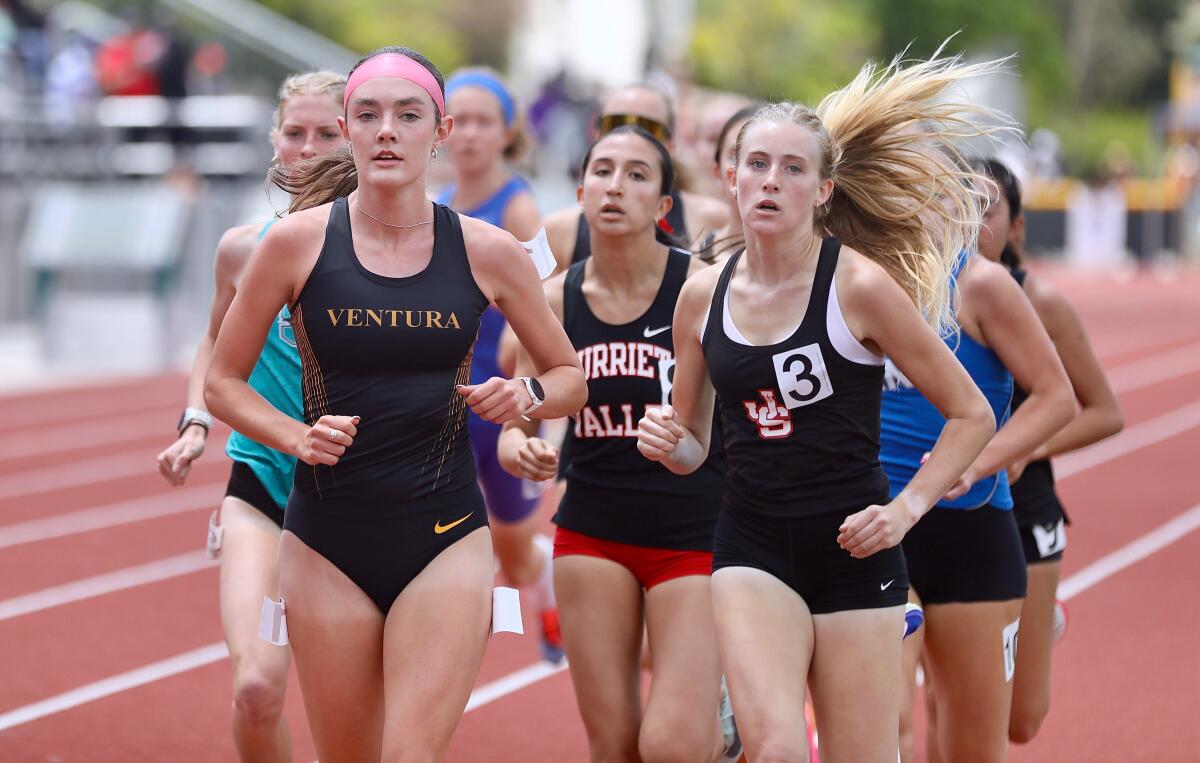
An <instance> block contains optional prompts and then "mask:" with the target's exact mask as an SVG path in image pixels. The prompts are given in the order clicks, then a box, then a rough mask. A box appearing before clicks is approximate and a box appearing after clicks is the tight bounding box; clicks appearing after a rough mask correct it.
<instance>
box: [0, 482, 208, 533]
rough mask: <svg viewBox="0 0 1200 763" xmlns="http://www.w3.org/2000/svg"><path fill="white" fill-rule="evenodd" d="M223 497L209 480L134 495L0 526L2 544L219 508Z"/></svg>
mask: <svg viewBox="0 0 1200 763" xmlns="http://www.w3.org/2000/svg"><path fill="white" fill-rule="evenodd" d="M220 500H221V490H220V485H219V484H217V483H209V484H206V485H196V486H194V487H182V488H179V489H177V490H172V491H171V492H169V493H161V494H159V495H151V496H146V497H145V498H135V499H132V500H129V501H119V502H117V503H110V504H105V505H103V506H96V507H94V508H91V509H81V510H79V511H72V512H69V513H66V514H59V515H57V516H53V517H46V518H44V519H31V520H29V521H27V522H15V523H13V524H11V525H3V526H0V548H7V547H9V546H19V545H21V544H23V543H36V542H37V541H42V540H49V539H51V538H62V537H65V536H67V535H76V534H78V533H84V532H90V531H92V530H102V529H104V528H107V527H116V526H118V525H124V524H130V523H132V522H142V521H145V520H147V519H157V518H159V517H166V516H170V515H172V514H183V513H186V512H189V511H197V510H199V509H209V508H216V507H217V504H218V503H219V502H220Z"/></svg>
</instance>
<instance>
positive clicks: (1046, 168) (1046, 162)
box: [1029, 127, 1063, 180]
mask: <svg viewBox="0 0 1200 763" xmlns="http://www.w3.org/2000/svg"><path fill="white" fill-rule="evenodd" d="M1029 150H1030V154H1031V156H1030V158H1031V159H1032V161H1033V167H1032V170H1033V176H1034V177H1038V178H1045V179H1048V180H1049V179H1053V178H1058V177H1062V172H1063V163H1062V142H1061V141H1060V140H1059V139H1058V136H1057V135H1055V134H1054V132H1053V131H1051V130H1048V129H1046V128H1045V127H1039V128H1038V129H1036V130H1034V131H1033V135H1031V136H1029Z"/></svg>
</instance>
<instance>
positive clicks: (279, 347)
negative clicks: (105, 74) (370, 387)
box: [158, 72, 346, 761]
mask: <svg viewBox="0 0 1200 763" xmlns="http://www.w3.org/2000/svg"><path fill="white" fill-rule="evenodd" d="M345 85H346V78H345V77H343V76H342V75H340V74H334V73H333V72H309V73H307V74H293V75H292V76H290V77H288V78H287V79H286V80H284V82H283V85H282V86H281V87H280V88H279V105H278V107H277V108H276V111H275V125H274V128H273V129H272V131H271V142H272V143H273V144H274V147H275V158H276V160H277V161H278V162H279V165H280V166H281V167H289V166H291V165H292V164H294V163H295V162H297V161H299V160H304V159H311V158H313V157H315V156H318V155H321V154H326V153H329V152H330V151H333V150H335V149H337V148H340V147H342V146H344V145H345V139H344V138H343V137H342V131H341V129H340V128H339V127H338V122H337V119H338V116H339V115H340V114H341V113H342V91H343V89H344V88H345ZM274 222H275V221H274V220H272V221H270V222H268V223H267V224H266V225H260V224H254V225H242V226H238V227H236V228H230V229H229V230H228V231H227V232H226V233H225V235H224V236H222V237H221V242H220V243H219V244H218V245H217V257H216V263H215V274H216V292H215V296H214V297H213V303H212V308H211V309H210V317H209V323H208V331H207V332H206V333H205V335H204V337H203V338H202V339H201V340H200V346H199V347H198V348H197V349H196V359H195V361H194V362H193V363H192V373H191V378H190V380H189V382H188V407H187V409H186V410H185V411H184V414H183V416H182V417H181V419H180V427H179V439H177V440H176V441H175V442H174V443H173V444H172V445H171V446H170V447H169V448H167V449H166V450H164V451H163V452H162V453H160V454H159V456H158V468H159V471H160V472H161V473H162V475H163V476H164V477H165V478H166V479H167V481H168V482H170V483H171V484H172V485H175V486H179V485H182V484H184V482H186V481H187V477H188V472H189V471H190V470H191V466H192V463H193V462H194V461H195V460H196V459H197V458H199V457H200V455H201V454H202V453H203V452H204V441H205V438H207V436H208V429H209V426H210V422H211V419H210V417H209V415H208V413H207V411H205V409H204V390H203V387H204V375H205V373H206V372H207V371H208V365H209V360H210V359H211V357H212V348H213V343H214V342H215V341H216V337H217V332H218V331H219V330H220V328H221V323H222V322H223V321H224V319H225V313H226V311H228V309H229V304H230V302H232V301H233V297H234V295H235V294H236V293H237V287H238V282H239V280H240V279H241V276H242V271H243V270H244V269H245V267H246V262H247V260H249V259H250V252H251V251H252V250H253V249H254V245H255V244H256V243H257V242H258V240H259V239H260V238H262V236H263V234H264V233H266V231H267V228H269V227H270V226H271V224H272V223H274ZM249 383H250V386H251V387H253V388H254V390H255V391H256V392H258V393H259V394H260V395H262V396H263V397H264V398H266V399H267V400H268V401H270V402H271V403H272V404H273V405H274V406H275V407H277V408H278V409H279V410H280V411H282V412H283V413H285V414H287V415H288V416H290V417H291V418H293V419H297V420H299V419H302V418H303V414H304V411H303V409H302V406H301V400H300V356H299V354H297V352H296V341H295V339H294V337H293V335H292V329H291V317H290V315H289V314H288V310H287V307H283V308H281V309H280V310H279V314H278V316H277V317H276V318H275V328H274V330H272V331H271V332H270V334H269V335H268V337H267V340H266V343H265V344H264V345H263V348H262V353H261V354H260V355H259V357H258V360H257V362H256V363H255V364H254V370H253V371H251V373H250V379H249ZM225 452H226V453H228V454H229V457H230V458H232V459H233V469H232V471H231V473H230V476H229V486H228V488H226V491H225V499H224V500H223V501H222V502H221V507H220V509H219V510H218V511H219V515H218V516H219V518H220V528H221V530H220V532H221V537H222V544H221V584H220V585H221V593H220V599H221V626H222V628H223V630H224V631H225V643H226V645H227V646H228V647H229V658H230V664H231V665H232V667H233V739H234V745H235V746H236V747H237V750H238V755H239V756H240V757H241V759H242V760H246V761H252V760H263V761H281V760H291V759H292V752H291V748H292V743H291V737H290V736H289V734H288V728H287V722H286V721H285V720H284V718H283V696H284V691H285V689H286V688H287V672H288V661H289V659H290V654H291V653H290V652H289V651H288V650H287V649H281V648H279V647H276V646H272V645H270V644H268V643H267V642H265V641H262V640H261V639H259V637H258V619H259V612H260V610H261V607H262V600H263V596H268V595H269V596H274V595H275V593H276V591H278V590H279V583H278V579H277V576H276V552H277V550H278V547H279V533H280V528H281V527H282V526H283V507H284V505H285V504H286V503H287V497H288V492H289V491H290V490H291V489H292V474H293V473H294V472H295V469H296V459H295V457H294V456H292V455H290V454H287V453H282V452H279V451H277V450H272V449H271V448H268V447H266V446H264V445H259V444H258V443H256V442H255V441H253V440H251V439H250V438H248V437H245V436H243V435H241V434H238V433H237V432H234V433H233V434H231V435H230V436H229V441H228V443H227V444H226V446H225ZM215 520H216V517H214V522H215Z"/></svg>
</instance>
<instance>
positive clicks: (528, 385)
mask: <svg viewBox="0 0 1200 763" xmlns="http://www.w3.org/2000/svg"><path fill="white" fill-rule="evenodd" d="M517 378H518V379H520V380H521V381H523V382H525V391H526V392H528V393H529V400H530V401H531V402H530V403H529V407H528V408H526V409H525V410H524V411H522V415H525V416H528V415H529V414H531V413H533V412H534V411H536V410H537V409H538V408H541V407H542V403H544V402H546V392H545V390H543V389H542V383H541V382H540V381H538V380H537V379H533V378H530V377H528V376H518V377H517Z"/></svg>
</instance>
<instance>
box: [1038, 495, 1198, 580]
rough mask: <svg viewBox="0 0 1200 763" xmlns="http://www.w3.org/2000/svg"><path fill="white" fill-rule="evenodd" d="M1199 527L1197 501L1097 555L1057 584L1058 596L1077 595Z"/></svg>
mask: <svg viewBox="0 0 1200 763" xmlns="http://www.w3.org/2000/svg"><path fill="white" fill-rule="evenodd" d="M1198 527H1200V504H1198V505H1196V506H1193V507H1192V508H1190V509H1188V510H1187V511H1185V512H1183V513H1182V514H1180V515H1179V516H1177V517H1175V518H1174V519H1172V520H1170V521H1169V522H1167V523H1166V524H1164V525H1162V526H1160V527H1158V528H1157V529H1155V530H1151V531H1150V532H1148V533H1146V534H1145V535H1143V536H1142V537H1140V538H1138V539H1137V540H1135V541H1133V542H1132V543H1129V544H1127V545H1124V546H1122V547H1121V548H1119V549H1117V550H1116V551H1113V552H1112V553H1110V554H1106V555H1105V556H1102V557H1100V558H1099V559H1097V560H1096V561H1094V562H1092V563H1091V564H1089V565H1088V566H1086V567H1084V568H1083V569H1081V570H1080V571H1079V572H1076V573H1075V574H1074V575H1071V576H1070V577H1069V578H1067V579H1065V580H1063V581H1062V582H1061V583H1059V584H1058V598H1060V599H1070V598H1071V597H1073V596H1078V595H1079V594H1081V593H1083V592H1084V591H1086V590H1087V589H1089V588H1091V587H1092V586H1094V585H1096V584H1097V583H1099V582H1100V581H1102V580H1104V579H1105V578H1108V577H1112V576H1113V575H1115V574H1117V573H1118V572H1120V571H1121V570H1123V569H1125V568H1126V567H1128V566H1130V565H1132V564H1135V563H1137V562H1140V561H1141V560H1142V559H1145V558H1146V557H1148V556H1150V555H1151V554H1154V553H1157V552H1158V551H1161V550H1162V549H1163V548H1165V547H1167V546H1169V545H1171V544H1172V543H1174V542H1175V541H1177V540H1179V539H1180V538H1182V537H1183V536H1185V535H1187V534H1188V533H1190V532H1192V531H1193V530H1195V529H1196V528H1198Z"/></svg>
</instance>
